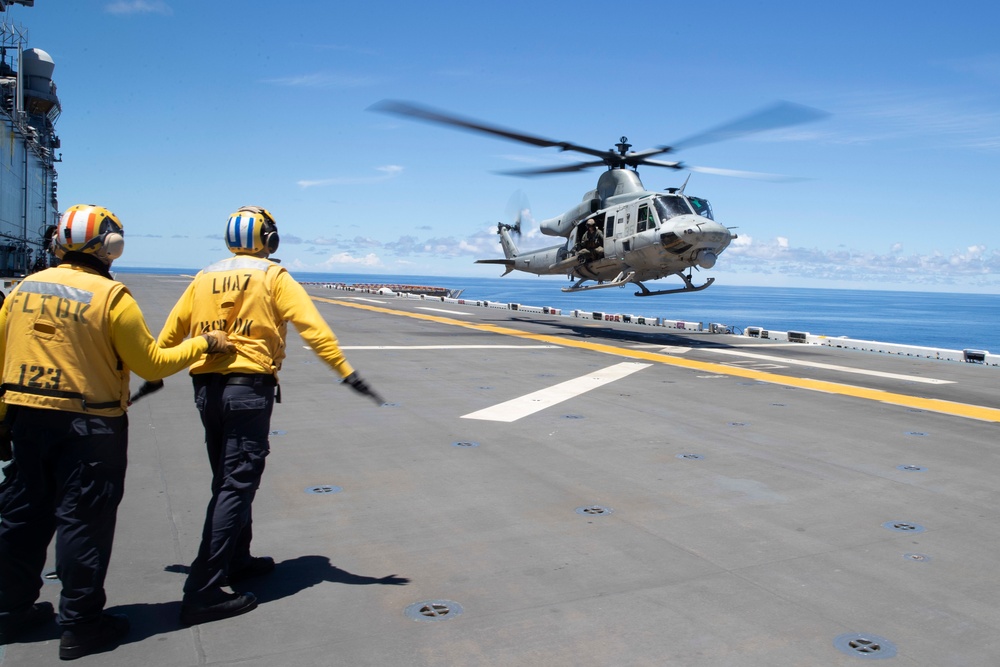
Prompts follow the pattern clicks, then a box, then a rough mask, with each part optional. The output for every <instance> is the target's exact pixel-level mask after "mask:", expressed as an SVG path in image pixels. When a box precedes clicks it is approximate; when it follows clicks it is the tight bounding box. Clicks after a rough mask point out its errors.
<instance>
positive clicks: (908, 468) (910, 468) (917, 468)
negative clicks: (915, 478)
mask: <svg viewBox="0 0 1000 667" xmlns="http://www.w3.org/2000/svg"><path fill="white" fill-rule="evenodd" d="M896 470H903V471H905V472H923V471H925V470H927V468H925V467H923V466H913V465H901V466H896Z"/></svg>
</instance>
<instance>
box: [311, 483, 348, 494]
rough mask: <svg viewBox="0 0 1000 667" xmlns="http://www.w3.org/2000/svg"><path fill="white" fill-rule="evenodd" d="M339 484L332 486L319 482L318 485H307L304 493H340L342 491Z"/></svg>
mask: <svg viewBox="0 0 1000 667" xmlns="http://www.w3.org/2000/svg"><path fill="white" fill-rule="evenodd" d="M343 490H344V489H342V488H341V487H339V486H333V485H332V484H320V485H319V486H307V487H306V493H319V494H323V493H340V492H341V491H343Z"/></svg>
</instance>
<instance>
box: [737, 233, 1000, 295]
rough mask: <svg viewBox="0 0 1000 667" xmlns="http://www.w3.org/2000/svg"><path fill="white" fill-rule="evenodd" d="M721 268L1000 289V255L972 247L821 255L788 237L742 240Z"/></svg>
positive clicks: (898, 245) (897, 245) (842, 249)
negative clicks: (919, 252)
mask: <svg viewBox="0 0 1000 667" xmlns="http://www.w3.org/2000/svg"><path fill="white" fill-rule="evenodd" d="M719 268H720V269H722V270H733V271H746V272H755V273H764V274H783V275H787V276H794V277H800V278H812V279H823V280H850V281H862V282H870V283H874V282H881V283H893V284H907V285H930V284H949V283H954V284H960V283H966V284H975V285H1000V250H992V251H991V250H989V248H988V247H987V246H985V245H972V246H968V247H966V248H965V249H964V250H955V251H952V252H950V253H944V252H934V253H932V254H928V255H921V254H904V253H903V245H902V243H893V244H892V245H891V246H890V248H889V250H888V251H887V252H885V253H878V252H871V251H860V250H854V249H849V248H845V247H840V248H837V249H834V250H819V249H816V248H801V247H794V246H792V245H791V243H790V242H789V240H788V239H787V238H784V237H777V238H775V239H773V240H770V241H764V242H758V241H755V240H754V239H753V238H751V237H749V236H740V237H739V238H738V239H736V241H734V242H733V243H732V245H730V247H729V249H728V250H727V251H726V252H725V253H724V254H723V256H722V257H721V258H720V259H719Z"/></svg>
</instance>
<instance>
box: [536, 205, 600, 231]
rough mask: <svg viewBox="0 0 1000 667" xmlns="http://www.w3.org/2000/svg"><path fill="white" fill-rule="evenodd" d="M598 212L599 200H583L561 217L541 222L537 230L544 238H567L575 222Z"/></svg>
mask: <svg viewBox="0 0 1000 667" xmlns="http://www.w3.org/2000/svg"><path fill="white" fill-rule="evenodd" d="M600 210H601V200H600V199H597V198H594V199H584V200H583V201H582V202H580V203H579V204H577V205H576V206H574V207H573V208H571V209H570V210H568V211H566V212H565V213H563V214H562V215H560V216H557V217H555V218H549V219H548V220H542V221H541V222H540V223H538V228H539V229H540V230H541V232H542V234H545V235H546V236H569V234H570V232H572V231H573V225H575V224H576V223H577V221H579V220H582V219H583V218H586V217H587V216H588V215H590V214H591V213H596V212H597V211H600Z"/></svg>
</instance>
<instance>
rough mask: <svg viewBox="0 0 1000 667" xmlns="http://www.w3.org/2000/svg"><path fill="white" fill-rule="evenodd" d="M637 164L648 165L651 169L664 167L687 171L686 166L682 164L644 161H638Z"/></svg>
mask: <svg viewBox="0 0 1000 667" xmlns="http://www.w3.org/2000/svg"><path fill="white" fill-rule="evenodd" d="M639 164H648V165H650V166H653V167H666V168H667V169H687V166H686V165H685V164H684V163H683V162H664V161H663V160H649V159H644V160H641V161H639Z"/></svg>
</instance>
